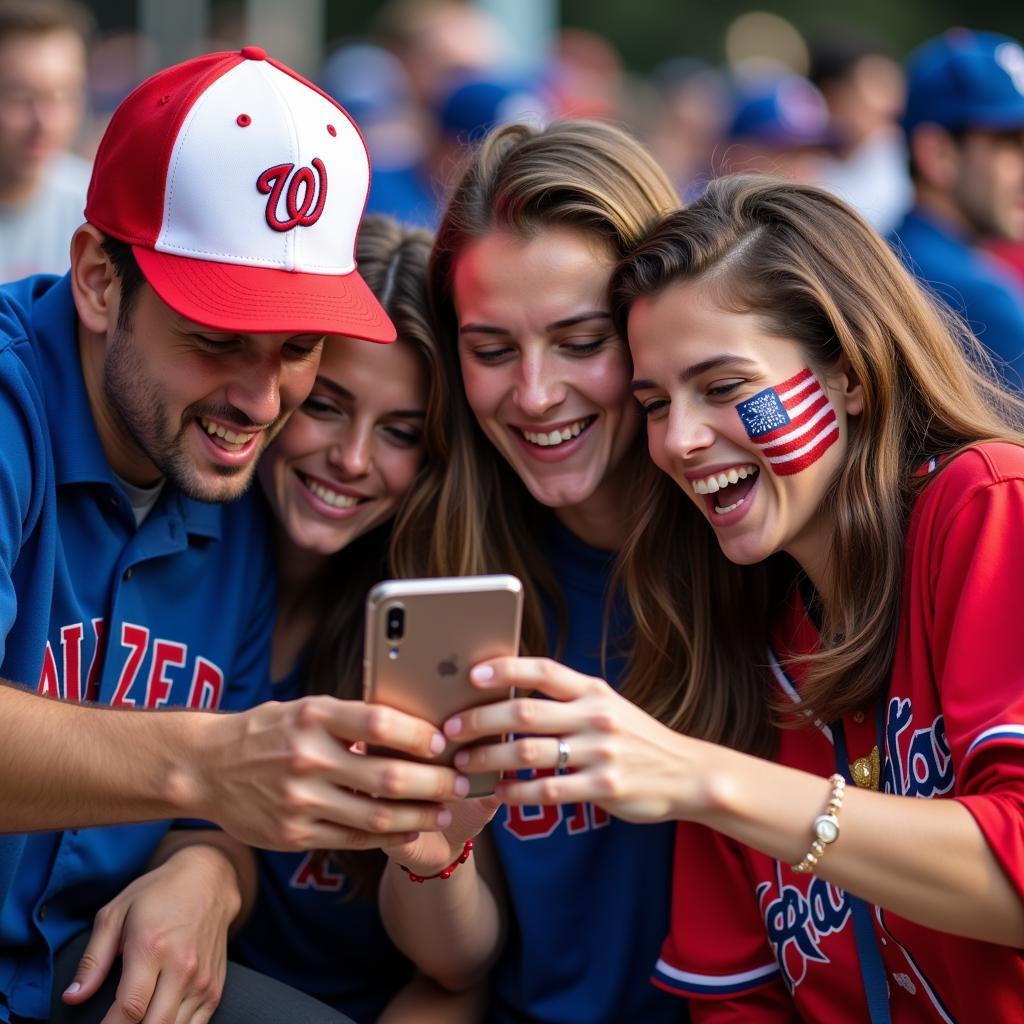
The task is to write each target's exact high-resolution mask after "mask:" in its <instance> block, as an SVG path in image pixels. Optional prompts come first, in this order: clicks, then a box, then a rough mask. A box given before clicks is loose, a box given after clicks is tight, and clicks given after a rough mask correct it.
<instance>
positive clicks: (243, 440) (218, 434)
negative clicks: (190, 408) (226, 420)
mask: <svg viewBox="0 0 1024 1024" xmlns="http://www.w3.org/2000/svg"><path fill="white" fill-rule="evenodd" d="M199 422H200V424H201V425H202V428H203V430H205V431H206V432H207V434H209V435H210V437H215V438H217V439H218V442H217V443H218V444H219V446H220V447H221V448H223V449H225V450H226V451H229V452H240V451H241V450H242V449H243V448H244V447H245V446H246V445H247V444H248V443H249V441H250V440H251V439H252V436H253V435H252V434H236V433H235V432H234V431H233V430H228V429H227V427H222V426H220V424H218V423H211V422H210V421H209V420H203V419H201V420H200V421H199Z"/></svg>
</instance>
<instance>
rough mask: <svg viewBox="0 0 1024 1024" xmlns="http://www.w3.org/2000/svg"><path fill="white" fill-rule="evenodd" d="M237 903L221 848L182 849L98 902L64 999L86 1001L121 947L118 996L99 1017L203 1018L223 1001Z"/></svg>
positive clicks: (179, 1023) (118, 1020)
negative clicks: (230, 931) (103, 903)
mask: <svg viewBox="0 0 1024 1024" xmlns="http://www.w3.org/2000/svg"><path fill="white" fill-rule="evenodd" d="M241 902H242V900H241V896H240V894H239V891H238V884H237V877H236V874H235V868H234V867H233V866H232V864H231V863H230V861H229V860H228V859H227V858H226V857H225V855H224V854H223V853H222V852H220V851H219V850H216V849H214V848H213V847H210V846H204V845H195V846H188V847H185V848H184V849H182V850H179V851H178V852H177V853H175V854H174V855H173V856H172V857H171V858H170V859H169V860H167V861H166V862H165V863H164V864H161V865H160V867H158V868H154V869H153V870H152V871H149V872H147V873H146V874H144V875H142V876H141V877H140V878H137V879H136V880H135V881H134V882H132V884H131V885H129V886H128V887H127V888H126V889H125V890H124V891H123V892H121V893H120V894H119V895H118V896H116V897H115V898H114V899H113V900H111V901H110V902H109V903H108V904H107V905H106V906H104V907H103V908H101V910H100V911H99V913H98V914H97V915H96V921H95V925H94V927H93V932H92V936H91V937H90V939H89V944H88V945H87V946H86V948H85V952H84V953H83V954H82V959H81V961H80V962H79V965H78V970H77V971H76V972H75V978H74V981H72V983H71V984H70V985H69V986H68V988H67V990H66V991H65V993H64V1002H66V1003H70V1004H78V1003H83V1002H85V1001H86V1000H87V999H88V998H89V997H90V996H92V995H93V994H94V993H95V992H96V990H97V989H98V988H99V987H100V985H101V984H102V983H103V981H104V979H105V978H106V976H107V975H108V974H109V973H110V969H111V967H112V966H113V964H114V961H115V960H116V958H117V956H118V954H121V958H122V969H121V981H120V984H119V985H118V986H117V997H116V999H115V1001H114V1005H113V1006H112V1007H111V1008H110V1010H109V1012H108V1013H107V1015H106V1016H105V1017H104V1018H103V1022H102V1024H138V1022H139V1021H142V1020H143V1019H145V1020H147V1021H148V1020H154V1021H174V1022H175V1024H206V1022H207V1021H208V1020H209V1019H210V1017H211V1016H212V1015H213V1013H214V1011H215V1010H216V1008H217V1004H218V1003H219V1002H220V997H221V993H222V991H223V987H224V976H225V972H226V970H227V936H228V929H229V927H230V926H231V922H232V921H233V920H234V918H235V916H236V914H237V913H238V910H239V907H240V906H241Z"/></svg>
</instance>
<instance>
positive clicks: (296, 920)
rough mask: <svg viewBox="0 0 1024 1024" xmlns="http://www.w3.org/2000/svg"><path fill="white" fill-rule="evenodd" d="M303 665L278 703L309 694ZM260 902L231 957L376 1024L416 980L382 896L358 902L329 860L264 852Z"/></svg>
mask: <svg viewBox="0 0 1024 1024" xmlns="http://www.w3.org/2000/svg"><path fill="white" fill-rule="evenodd" d="M304 667H305V666H301V667H300V668H299V669H298V670H296V671H295V672H293V673H292V674H291V675H289V676H288V677H286V678H285V679H283V680H281V681H280V682H279V683H276V684H275V685H274V699H275V700H295V699H296V698H297V697H301V696H302V695H303V693H304V689H303V669H304ZM256 855H257V858H258V861H259V871H260V884H259V897H258V898H257V900H256V905H255V906H254V907H253V910H252V914H251V916H250V917H249V919H248V921H247V922H246V923H245V926H244V927H243V928H242V930H241V931H240V932H239V934H238V935H237V936H236V938H235V939H234V941H233V943H232V945H231V958H232V959H233V960H236V961H238V962H239V963H242V964H245V965H246V966H248V967H251V968H253V969H254V970H256V971H259V972H261V973H262V974H268V975H270V976H271V977H273V978H277V979H279V980H280V981H283V982H285V983H286V984H288V985H292V986H293V987H294V988H297V989H301V990H302V991H303V992H308V993H309V995H311V996H313V997H314V998H316V999H319V1000H321V1001H322V1002H325V1003H329V1004H330V1005H331V1006H333V1007H335V1008H336V1009H338V1010H340V1011H341V1012H342V1013H345V1014H347V1015H348V1016H349V1017H351V1018H353V1020H357V1021H360V1022H361V1024H372V1022H373V1021H375V1020H376V1019H377V1018H378V1017H379V1016H380V1014H381V1012H382V1011H383V1010H384V1007H385V1006H387V1004H388V1003H389V1002H390V1001H391V999H392V997H393V996H394V995H395V994H396V993H397V992H398V990H399V989H400V988H402V987H403V986H404V985H405V984H406V983H407V982H408V981H409V980H410V979H411V978H412V974H413V968H412V965H411V964H410V963H409V961H408V960H407V959H406V958H405V957H404V956H402V954H401V953H399V952H398V950H397V949H396V948H395V947H394V945H393V944H392V942H391V940H390V939H389V938H388V935H387V932H386V931H385V930H384V925H383V924H382V922H381V919H380V914H379V912H378V910H377V898H376V892H374V893H373V895H372V896H371V897H369V898H365V897H363V898H360V897H356V898H353V897H352V894H351V886H350V885H349V883H348V881H347V880H346V878H345V875H344V873H343V872H342V871H341V870H339V867H338V865H337V864H335V863H333V862H332V861H331V860H330V859H329V858H327V857H324V856H323V855H322V854H321V853H319V852H316V851H313V852H309V853H279V852H273V851H269V850H258V851H257V852H256Z"/></svg>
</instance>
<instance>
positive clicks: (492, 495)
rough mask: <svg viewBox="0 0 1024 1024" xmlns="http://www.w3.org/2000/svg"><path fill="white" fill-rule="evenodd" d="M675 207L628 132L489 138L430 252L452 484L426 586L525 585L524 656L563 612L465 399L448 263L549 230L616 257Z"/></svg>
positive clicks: (535, 520)
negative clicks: (439, 578) (500, 578)
mask: <svg viewBox="0 0 1024 1024" xmlns="http://www.w3.org/2000/svg"><path fill="white" fill-rule="evenodd" d="M678 205H679V201H678V199H677V197H676V195H675V193H674V192H673V190H672V186H671V185H670V184H669V182H668V179H667V178H666V177H665V174H664V172H663V171H662V170H661V169H660V168H659V167H658V165H657V164H656V163H655V162H654V160H653V158H652V157H651V156H650V155H649V154H648V153H647V152H646V150H644V149H643V148H642V147H641V146H640V144H639V143H638V142H636V141H635V140H634V139H633V138H631V137H630V136H629V135H627V134H626V133H625V132H624V131H622V130H620V129H618V128H615V127H613V126H612V125H609V124H603V123H600V122H596V121H561V122H555V123H553V124H551V125H549V126H548V127H547V128H544V129H542V130H538V129H536V128H533V127H530V126H528V125H525V124H513V125H506V126H504V127H500V128H497V129H495V130H494V131H492V132H491V133H490V134H489V135H488V136H487V137H486V138H485V139H484V141H483V142H482V144H481V145H480V147H479V148H478V149H477V150H476V151H475V153H474V154H473V155H472V157H471V160H470V162H469V164H468V166H467V168H466V169H465V171H464V173H463V175H462V177H461V179H460V180H459V182H458V183H457V185H456V186H455V189H454V192H453V194H452V196H451V199H450V200H449V203H448V208H447V210H446V211H445V214H444V217H443V219H442V221H441V225H440V227H439V229H438V232H437V240H436V242H435V243H434V252H433V255H432V257H431V263H430V296H431V302H432V307H433V310H434V316H435V321H436V323H437V328H438V338H439V341H440V344H441V355H442V364H443V368H444V373H445V375H446V380H447V392H448V407H447V435H448V448H447V450H446V452H445V457H446V458H447V459H448V472H447V478H446V480H445V483H444V485H443V487H442V489H441V491H440V492H439V494H438V503H439V504H438V508H437V509H435V510H431V512H430V515H431V517H432V518H431V522H433V518H434V517H436V521H437V522H441V523H444V524H445V529H444V530H436V531H430V532H429V533H428V532H427V531H424V534H423V535H424V538H425V539H426V538H427V537H428V536H429V542H428V544H427V545H426V546H425V547H424V549H423V550H424V554H425V562H422V563H421V568H422V571H424V572H426V573H427V574H430V575H435V574H436V575H458V574H472V573H482V572H511V573H515V574H516V575H517V576H520V577H521V578H522V579H523V580H524V581H525V582H526V583H527V588H526V594H527V597H526V608H525V615H524V628H523V640H524V649H525V650H526V651H529V652H531V653H546V651H547V637H546V634H545V627H544V618H543V612H542V604H541V597H542V596H546V597H547V598H548V599H549V601H550V602H551V603H552V605H553V606H554V608H555V609H556V610H558V609H559V608H561V606H562V602H561V598H560V595H559V592H558V588H557V585H556V583H555V580H554V577H553V575H552V573H551V570H550V568H549V567H548V565H547V561H546V558H545V555H544V552H543V549H542V545H541V544H540V543H539V537H540V535H541V534H542V533H543V531H544V529H545V525H546V523H547V518H546V511H545V510H544V509H543V508H542V507H541V506H540V505H539V504H538V503H537V502H536V501H535V500H534V499H533V498H532V497H531V496H530V494H529V492H528V491H527V490H526V487H525V486H524V485H523V483H522V482H521V481H520V479H519V478H518V476H516V474H515V473H514V472H513V471H512V469H511V468H510V467H509V466H508V464H507V463H506V462H505V460H504V459H503V458H501V457H500V456H498V455H497V453H496V452H495V451H494V448H493V447H492V445H491V443H490V442H489V441H488V440H487V439H486V438H485V437H484V435H483V432H482V431H481V430H480V428H479V426H478V425H477V423H476V420H475V419H474V417H473V414H472V412H471V410H470V409H469V406H468V404H467V403H466V399H465V392H464V389H463V385H462V372H461V369H460V366H459V355H458V320H457V317H456V313H455V305H454V299H453V294H452V275H453V273H454V268H455V262H456V260H457V259H458V257H459V254H460V253H461V252H462V251H463V249H464V248H465V247H466V246H467V245H468V244H469V243H471V242H472V241H474V240H475V239H477V238H480V237H481V236H483V235H485V234H487V233H488V232H490V231H495V230H500V231H510V232H513V233H515V234H516V235H518V236H520V237H523V238H530V237H531V236H533V235H534V234H535V233H536V232H538V231H540V230H542V229H543V228H545V227H550V226H556V225H557V226H562V227H571V228H576V229H578V230H580V231H583V232H585V233H587V234H588V235H591V236H594V237H596V238H598V239H600V240H602V241H603V243H604V244H605V245H607V246H608V249H609V251H610V252H611V253H612V254H613V255H614V256H615V257H617V258H618V257H622V256H624V255H625V254H626V253H627V252H628V251H629V250H630V249H631V248H632V247H633V246H634V245H636V244H637V242H639V241H640V239H641V238H642V237H643V234H644V232H645V231H646V230H647V229H648V227H649V226H650V225H651V224H653V223H654V221H655V220H657V218H658V217H660V216H661V215H662V214H664V213H667V212H668V211H669V210H672V209H675V208H676V207H677V206H678Z"/></svg>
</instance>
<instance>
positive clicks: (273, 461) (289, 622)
mask: <svg viewBox="0 0 1024 1024" xmlns="http://www.w3.org/2000/svg"><path fill="white" fill-rule="evenodd" d="M429 251H430V235H429V234H428V233H427V232H425V231H420V230H412V229H405V228H401V227H399V225H397V224H396V223H395V222H393V221H391V220H390V219H388V218H383V217H368V218H366V220H365V221H364V222H363V225H362V227H361V229H360V234H359V240H358V243H357V249H356V257H357V259H358V262H359V270H360V273H361V274H362V276H363V278H364V280H365V281H366V282H367V284H368V285H369V287H370V288H371V289H372V291H373V292H374V294H375V295H376V296H377V297H378V299H379V301H380V303H381V305H382V306H383V308H384V309H385V310H386V311H387V313H388V315H389V317H390V318H391V320H392V322H393V323H394V324H395V327H396V330H397V331H398V340H397V341H395V342H394V343H393V344H390V345H368V344H366V342H364V341H360V340H357V339H353V338H343V337H334V336H332V337H328V338H327V339H325V341H324V344H323V354H322V357H321V359H320V366H319V370H318V371H317V375H316V380H315V382H314V384H313V389H312V391H311V392H310V394H309V397H308V398H307V399H306V400H305V401H304V402H303V403H302V405H301V406H300V407H299V409H298V410H297V411H296V412H295V413H294V414H293V415H292V417H291V419H290V420H289V421H288V422H287V424H286V425H285V426H284V428H283V429H282V430H281V432H280V434H279V435H278V436H277V438H276V440H275V441H274V442H273V443H272V444H271V445H270V447H269V449H268V450H267V453H266V455H265V456H264V457H263V459H262V460H261V461H260V465H259V470H258V476H259V483H260V489H261V490H262V494H263V498H265V500H266V504H267V505H268V506H269V509H270V512H271V514H272V516H273V525H274V533H275V539H276V543H277V569H278V596H277V619H276V622H275V627H274V634H273V640H272V645H273V649H272V664H271V678H272V681H273V695H274V698H275V699H276V700H279V701H293V700H296V699H297V698H301V697H303V696H304V695H308V694H316V693H327V694H333V695H335V696H338V697H341V698H344V699H345V700H346V702H347V703H348V704H349V706H350V707H353V708H357V707H361V708H365V709H366V711H367V712H368V713H372V712H373V711H374V708H373V707H372V706H370V705H364V704H362V702H361V698H362V649H363V618H364V613H363V602H364V599H365V597H366V593H367V591H368V590H369V589H370V587H371V586H372V585H373V584H375V583H377V582H378V581H380V580H381V579H382V578H384V577H385V576H389V575H402V574H403V566H405V565H406V563H407V562H408V560H409V551H410V550H412V551H416V550H417V549H418V543H419V542H418V539H417V538H415V537H411V536H409V534H408V533H407V531H405V530H404V529H403V527H402V525H401V524H402V522H404V521H405V519H406V517H407V516H408V513H409V510H410V508H412V507H415V503H416V501H417V500H424V496H425V495H429V494H431V493H432V492H433V491H434V490H436V488H437V487H438V486H439V483H440V480H441V479H442V478H443V462H442V461H441V459H440V457H439V452H440V451H441V450H442V448H443V445H444V437H443V433H442V431H441V427H440V423H441V419H440V410H441V407H442V403H441V400H440V396H441V394H442V392H441V391H440V388H439V384H438V373H437V358H438V356H437V348H436V343H435V341H434V335H433V332H432V331H431V329H430V325H429V322H428V319H427V316H426V267H427V256H428V254H429ZM211 337H216V336H215V335H211ZM376 710H377V711H378V712H380V711H383V710H384V709H383V708H378V709H376ZM339 739H344V738H343V737H339ZM344 749H345V752H346V755H347V761H346V764H347V765H348V771H347V774H346V777H344V778H339V779H337V780H336V781H337V782H338V784H339V785H344V786H345V787H346V791H347V792H350V793H352V794H353V795H354V796H355V795H356V791H357V790H358V791H359V794H358V798H359V799H364V800H367V801H370V800H371V798H370V797H369V796H366V795H365V793H366V790H367V789H368V786H367V784H366V782H365V781H364V780H363V778H362V775H361V770H362V766H365V765H366V764H367V763H368V762H371V761H376V762H381V761H382V760H383V759H382V758H369V757H363V756H359V755H358V754H354V753H349V744H348V743H345V745H344ZM384 763H385V764H386V763H387V762H384ZM389 771H390V775H391V777H392V783H393V787H394V788H395V793H394V794H393V795H394V796H395V797H396V800H395V801H384V800H381V801H374V807H375V811H376V813H377V814H378V815H379V816H380V818H381V820H384V821H386V820H387V816H388V814H389V813H390V810H391V809H392V808H394V807H396V806H397V805H398V801H399V800H402V801H404V802H406V803H410V802H411V801H414V800H415V801H427V800H432V799H434V798H436V797H437V795H438V789H437V781H436V778H434V777H433V776H431V774H430V773H431V772H433V771H435V769H433V768H431V767H429V766H427V765H412V764H410V763H409V762H408V761H404V762H397V761H394V762H392V763H391V766H390V769H389ZM420 780H424V781H420ZM424 784H425V785H426V787H427V788H426V789H425V790H424V789H423V788H422V786H423V785H424ZM417 786H419V787H420V788H417ZM399 791H400V792H399ZM418 805H419V806H421V807H429V806H431V805H430V804H427V803H419V804H418ZM433 806H434V807H435V808H436V811H435V813H444V814H447V812H441V811H440V808H439V807H437V805H436V804H435V805H433ZM448 817H449V818H450V815H448ZM381 838H382V839H383V838H384V837H383V835H382V836H381ZM257 857H258V863H259V870H260V893H259V900H258V901H257V903H256V906H255V908H254V910H253V913H252V915H251V916H250V918H249V920H248V921H247V922H246V924H245V926H244V927H243V928H242V929H241V931H240V932H239V934H238V935H237V936H236V937H235V939H234V942H233V946H232V956H233V957H234V958H235V959H237V960H239V961H240V962H241V963H244V964H246V965H247V966H250V967H254V968H256V969H258V970H259V971H261V972H262V973H265V974H268V975H270V976H272V977H275V978H278V979H280V980H283V981H286V982H288V983H289V984H291V985H292V986H294V987H296V988H299V989H301V990H303V991H305V992H307V993H309V994H310V995H313V996H315V997H316V998H318V999H320V1000H322V1001H324V1002H327V1003H330V1004H331V1005H332V1006H334V1007H335V1008H337V1009H339V1010H341V1011H342V1012H344V1013H346V1014H348V1015H350V1016H351V1017H352V1018H354V1019H357V1020H365V1021H371V1020H377V1019H378V1018H379V1017H380V1015H381V1014H382V1013H387V1012H389V1011H388V1010H387V1007H388V1006H389V1004H390V1003H391V1002H392V1000H394V999H396V998H397V999H399V1000H410V999H415V1000H417V1001H418V1002H417V1005H419V1006H420V1007H421V1008H423V1007H427V1006H430V1007H435V1009H434V1012H436V1013H438V1014H440V1015H441V1016H442V1017H443V1019H446V1020H457V1019H459V1015H460V1014H461V1013H464V1012H466V1011H465V1005H466V1001H467V1000H468V1001H469V1002H470V1003H471V1002H472V1000H473V999H474V998H475V996H474V994H472V993H470V994H469V995H468V996H459V997H456V996H452V995H450V994H448V995H446V994H443V993H440V992H439V991H435V990H433V989H432V988H431V987H430V986H429V985H428V984H427V983H425V982H422V981H421V982H412V983H410V979H411V977H412V973H413V972H412V967H411V965H410V964H409V962H408V961H407V960H405V959H404V958H403V957H402V956H401V955H400V954H399V952H398V951H397V950H396V949H395V947H394V946H393V945H392V944H391V942H390V941H389V940H388V937H387V935H386V934H385V932H384V929H383V928H382V926H381V921H380V916H379V914H378V912H377V906H376V900H375V898H374V897H375V885H376V881H377V878H378V877H379V875H380V872H381V868H382V866H383V863H384V857H383V854H381V853H380V852H379V851H377V850H366V851H348V852H343V853H327V852H323V851H312V852H306V853H290V852H273V851H267V850H261V851H258V853H257ZM407 986H410V987H408V988H407ZM413 986H414V987H413ZM445 1015H447V1016H445ZM346 1019H347V1018H346ZM399 1019H402V1018H401V1017H399ZM406 1019H409V1018H406Z"/></svg>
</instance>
